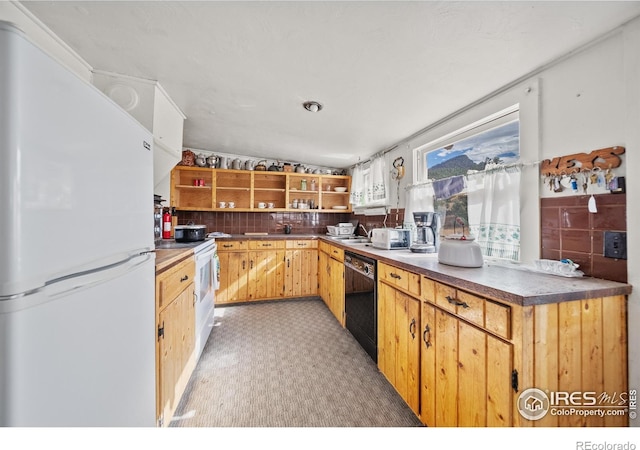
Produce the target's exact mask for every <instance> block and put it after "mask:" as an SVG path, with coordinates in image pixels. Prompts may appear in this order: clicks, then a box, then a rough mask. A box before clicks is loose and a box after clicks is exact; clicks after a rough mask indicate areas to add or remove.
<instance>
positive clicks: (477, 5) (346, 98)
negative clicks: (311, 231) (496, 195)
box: [22, 1, 640, 168]
mask: <svg viewBox="0 0 640 450" xmlns="http://www.w3.org/2000/svg"><path fill="white" fill-rule="evenodd" d="M22 4H23V5H24V6H25V7H26V8H27V9H29V10H30V11H31V12H32V13H33V14H34V15H35V16H36V17H38V18H39V19H40V20H41V21H42V22H44V23H45V24H46V25H47V26H48V27H49V28H51V30H52V31H53V32H54V33H56V34H57V35H58V36H59V37H60V38H62V40H64V41H65V42H66V43H67V44H68V45H69V46H70V47H71V48H73V49H74V50H75V51H76V52H77V53H78V54H79V55H80V56H81V57H83V58H84V59H85V60H86V61H87V62H88V63H89V64H90V65H91V66H92V67H93V68H94V69H99V70H106V71H111V72H117V73H122V74H125V75H131V76H135V77H141V78H147V79H153V80H158V81H159V82H160V84H161V85H162V86H163V87H164V88H165V90H166V91H167V92H168V93H169V95H170V96H171V97H172V98H173V100H174V101H175V103H176V104H177V105H178V106H179V107H180V108H181V109H182V111H183V112H184V114H185V115H186V116H187V120H186V121H185V128H184V146H185V147H188V148H192V149H199V150H208V151H212V152H214V153H215V152H220V153H234V154H242V155H249V156H256V157H264V158H270V159H279V160H284V161H291V162H302V163H306V164H312V165H321V166H328V167H338V168H343V167H349V166H351V165H353V164H355V163H356V162H358V160H359V159H362V160H364V159H367V158H368V157H369V156H371V155H372V154H374V153H376V152H378V151H381V150H385V149H388V148H390V147H391V146H393V145H394V144H395V143H397V142H399V141H401V140H402V139H404V138H406V137H408V136H410V135H412V134H414V133H415V132H417V131H419V130H420V129H422V128H424V127H426V126H428V125H430V124H432V123H434V122H436V121H438V120H439V119H441V118H443V117H445V116H447V115H449V114H451V113H454V112H455V111H457V110H459V109H460V108H462V107H464V106H466V105H468V104H470V103H472V102H474V101H476V100H478V99H480V98H482V97H483V96H485V95H487V94H489V93H491V92H493V91H495V90H496V89H498V88H500V87H501V86H504V85H506V84H508V83H510V82H512V81H514V80H516V79H518V78H520V77H522V76H523V75H526V74H527V73H530V72H531V71H533V70H534V69H536V68H538V67H540V66H541V65H544V64H546V63H548V62H550V61H552V60H554V59H556V58H558V57H560V56H562V55H564V54H566V53H568V52H569V51H570V50H573V49H575V48H576V47H578V46H581V45H583V44H585V43H587V42H589V41H591V40H593V39H594V38H596V37H598V36H601V35H602V34H604V33H607V32H609V31H610V30H613V29H615V28H616V27H618V26H619V25H621V24H623V23H624V22H626V21H628V20H629V19H631V18H633V17H635V16H637V15H638V14H640V2H637V1H623V2H611V1H603V2H599V1H586V2H581V1H571V2H557V1H543V2H521V1H510V2H481V1H472V2H450V1H446V2H436V1H409V2H400V1H389V2H383V1H356V2H342V1H329V2H309V1H285V2H275V1H260V2H248V1H233V2H221V1H199V2H186V1H180V2H170V1H166V2H165V1H163V2H128V1H108V2H99V1H88V2H81V1H71V2H63V1H46V2H38V1H27V2H22ZM306 100H317V101H318V102H320V103H322V104H323V105H324V108H323V109H322V111H320V112H318V113H310V112H307V111H306V110H304V109H303V107H302V103H303V102H304V101H306Z"/></svg>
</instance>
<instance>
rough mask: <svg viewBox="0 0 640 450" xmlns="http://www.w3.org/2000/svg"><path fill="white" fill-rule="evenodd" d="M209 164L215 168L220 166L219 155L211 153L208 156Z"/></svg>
mask: <svg viewBox="0 0 640 450" xmlns="http://www.w3.org/2000/svg"><path fill="white" fill-rule="evenodd" d="M207 165H208V166H209V167H210V168H212V169H213V168H215V167H217V166H218V157H217V156H216V155H211V156H209V157H208V158H207Z"/></svg>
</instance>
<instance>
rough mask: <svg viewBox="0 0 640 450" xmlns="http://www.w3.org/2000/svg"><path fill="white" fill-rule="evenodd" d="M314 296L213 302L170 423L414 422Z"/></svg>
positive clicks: (382, 424) (363, 424)
mask: <svg viewBox="0 0 640 450" xmlns="http://www.w3.org/2000/svg"><path fill="white" fill-rule="evenodd" d="M420 425H421V424H420V421H419V419H418V418H417V417H416V416H415V415H414V414H413V412H412V411H411V410H410V409H409V407H408V406H407V405H406V404H405V403H404V401H403V400H402V399H401V398H400V396H399V395H398V394H397V393H396V391H395V390H394V389H393V387H392V386H391V385H390V384H389V383H388V382H387V380H386V379H385V378H384V376H383V375H382V374H381V373H380V372H379V371H378V369H377V366H376V364H375V363H374V362H373V361H372V360H371V358H369V356H368V355H367V354H366V353H365V351H364V350H363V349H362V348H361V347H360V346H359V345H358V343H357V342H356V340H355V339H354V338H353V337H352V336H351V334H350V333H349V332H348V331H347V330H345V329H343V328H342V327H341V326H340V325H339V324H338V322H337V321H336V320H335V318H334V317H333V316H332V315H331V313H330V312H329V310H328V309H327V308H326V306H325V305H324V303H323V302H322V300H320V299H319V298H315V299H304V300H293V301H279V302H267V303H255V304H248V305H238V306H226V307H219V306H217V307H216V318H215V326H214V329H213V331H212V333H211V336H210V338H209V340H208V342H207V345H206V347H205V349H204V351H203V354H202V357H201V358H200V362H199V363H198V365H197V367H196V369H195V371H194V373H193V375H192V376H191V379H190V380H189V384H188V386H187V389H186V392H185V394H184V395H183V397H182V400H181V402H180V404H179V405H178V408H177V411H176V414H175V417H174V420H173V421H172V422H171V424H170V426H172V427H415V426H420Z"/></svg>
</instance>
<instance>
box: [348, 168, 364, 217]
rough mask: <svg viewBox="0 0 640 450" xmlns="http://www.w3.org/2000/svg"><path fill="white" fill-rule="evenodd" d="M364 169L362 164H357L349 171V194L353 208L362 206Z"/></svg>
mask: <svg viewBox="0 0 640 450" xmlns="http://www.w3.org/2000/svg"><path fill="white" fill-rule="evenodd" d="M365 189H366V188H365V185H364V169H363V168H362V165H357V166H355V167H354V168H353V171H352V172H351V195H350V200H349V201H350V202H351V204H352V205H353V207H354V208H356V207H359V206H364V193H365Z"/></svg>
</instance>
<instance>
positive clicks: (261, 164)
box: [253, 159, 267, 170]
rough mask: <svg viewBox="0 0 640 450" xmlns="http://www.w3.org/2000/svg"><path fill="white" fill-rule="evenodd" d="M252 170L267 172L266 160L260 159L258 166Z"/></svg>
mask: <svg viewBox="0 0 640 450" xmlns="http://www.w3.org/2000/svg"><path fill="white" fill-rule="evenodd" d="M253 170H267V160H266V159H262V160H260V161H258V164H256V166H255V167H254V168H253Z"/></svg>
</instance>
